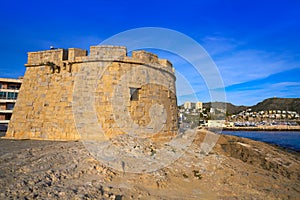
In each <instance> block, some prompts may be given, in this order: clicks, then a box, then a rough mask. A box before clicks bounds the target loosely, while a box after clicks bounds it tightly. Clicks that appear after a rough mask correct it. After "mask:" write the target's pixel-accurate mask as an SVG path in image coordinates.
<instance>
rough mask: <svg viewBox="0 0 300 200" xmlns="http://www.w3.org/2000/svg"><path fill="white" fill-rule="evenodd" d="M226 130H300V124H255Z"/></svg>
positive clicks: (225, 128) (226, 129)
mask: <svg viewBox="0 0 300 200" xmlns="http://www.w3.org/2000/svg"><path fill="white" fill-rule="evenodd" d="M223 130H225V131H300V126H286V125H279V126H253V127H249V126H247V127H224V128H223Z"/></svg>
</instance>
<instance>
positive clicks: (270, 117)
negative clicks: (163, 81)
mask: <svg viewBox="0 0 300 200" xmlns="http://www.w3.org/2000/svg"><path fill="white" fill-rule="evenodd" d="M178 110H179V114H178V115H179V122H180V123H181V126H183V124H184V125H185V126H189V127H192V128H195V127H197V126H198V127H209V126H221V127H222V128H225V129H226V128H230V129H234V128H235V127H237V128H236V129H243V127H247V128H250V129H251V128H252V129H255V128H256V129H262V130H264V129H287V130H290V129H291V130H295V129H299V122H300V121H299V120H300V115H299V113H298V112H296V111H292V110H261V111H253V110H252V109H251V108H247V109H245V110H242V111H240V112H238V113H236V114H228V112H226V108H225V106H223V108H214V107H204V106H203V102H196V103H194V102H189V101H187V102H185V103H184V104H182V105H181V106H179V107H178ZM216 113H219V114H220V113H223V114H224V115H223V116H224V118H223V119H219V120H215V119H213V116H215V115H216Z"/></svg>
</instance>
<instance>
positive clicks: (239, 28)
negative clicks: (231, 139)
mask: <svg viewBox="0 0 300 200" xmlns="http://www.w3.org/2000/svg"><path fill="white" fill-rule="evenodd" d="M299 10H300V1H298V0H285V1H283V0H282V1H281V0H278V1H271V0H270V1H267V0H265V1H264V0H261V1H256V0H254V1H240V0H227V1H221V0H209V1H208V0H206V1H201V0H195V1H188V0H187V1H178V2H176V1H168V0H166V1H156V0H153V1H88V0H87V1H76V0H73V1H58V0H52V1H31V0H28V1H1V2H0V25H1V31H0V34H1V38H0V46H1V49H0V51H1V52H0V76H1V77H13V78H15V77H18V76H21V75H23V74H24V71H25V67H24V63H26V59H27V55H26V52H29V51H38V50H44V49H48V48H49V46H51V45H54V46H55V47H61V48H70V47H78V48H84V49H88V48H89V46H91V45H97V44H99V43H101V42H102V41H103V40H105V39H107V38H109V37H111V36H113V35H115V34H117V33H119V32H122V31H126V30H129V29H133V28H139V27H163V28H168V29H172V30H176V31H178V32H181V33H183V34H186V35H187V36H189V37H191V38H193V39H194V40H196V41H197V42H198V43H199V44H200V45H202V46H203V47H204V48H205V50H206V51H207V53H208V54H209V55H210V56H211V58H212V59H213V61H214V62H215V64H216V66H217V67H218V70H219V71H220V74H221V77H222V79H223V81H224V86H225V91H226V96H227V101H228V102H232V103H234V104H237V105H253V104H256V103H258V102H259V101H262V100H263V99H265V98H270V97H274V96H277V97H300V79H299V77H300V39H299V35H300V12H299ZM177 42H178V41H177ZM159 56H167V58H168V59H170V60H171V61H172V62H173V65H174V67H175V68H176V70H177V71H178V72H179V73H180V75H181V76H182V77H183V78H180V77H179V78H178V80H179V81H178V82H177V88H178V91H177V94H178V100H179V102H180V103H181V102H183V101H185V100H189V99H192V100H193V96H195V94H196V96H197V97H198V99H199V100H200V101H204V102H206V101H209V100H210V97H209V93H208V91H207V87H206V85H205V82H204V81H203V79H202V78H201V77H194V76H193V72H192V71H193V70H191V68H192V66H190V64H189V63H186V61H185V60H183V59H180V58H177V57H176V56H174V55H168V54H166V53H162V54H161V55H160V54H159ZM180 75H179V76H180ZM184 78H185V79H186V80H187V82H188V83H189V84H190V85H191V87H192V88H193V90H192V91H191V90H189V89H187V87H185V84H184V83H182V81H183V79H184Z"/></svg>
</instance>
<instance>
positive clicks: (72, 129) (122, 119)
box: [5, 46, 178, 140]
mask: <svg viewBox="0 0 300 200" xmlns="http://www.w3.org/2000/svg"><path fill="white" fill-rule="evenodd" d="M25 66H26V72H25V75H24V79H23V83H22V86H21V88H20V92H19V96H18V99H17V102H16V104H15V107H14V110H13V114H12V117H11V120H10V123H9V126H8V130H7V133H6V136H5V137H6V138H14V139H40V140H78V139H82V137H84V138H89V139H96V138H97V134H98V131H102V132H103V134H104V136H105V137H106V138H111V137H114V136H116V135H120V134H135V135H138V136H142V137H151V138H152V137H153V138H159V137H162V136H170V135H174V134H176V133H177V130H178V122H177V99H176V89H175V80H176V78H175V73H174V68H173V67H172V64H171V63H170V62H169V61H168V60H164V59H159V58H158V57H157V55H155V54H152V53H149V52H146V51H143V50H141V51H133V52H132V55H131V56H128V55H127V49H126V47H122V46H91V47H90V52H89V55H88V52H87V51H86V50H82V49H77V48H69V49H51V50H46V51H38V52H29V53H28V62H27V64H25ZM82 134H83V135H82ZM84 134H87V135H84Z"/></svg>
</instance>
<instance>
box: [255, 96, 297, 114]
mask: <svg viewBox="0 0 300 200" xmlns="http://www.w3.org/2000/svg"><path fill="white" fill-rule="evenodd" d="M250 108H252V110H253V111H260V110H290V111H296V112H297V113H300V98H269V99H265V100H263V101H262V102H260V103H258V104H256V105H254V106H252V107H250Z"/></svg>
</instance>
